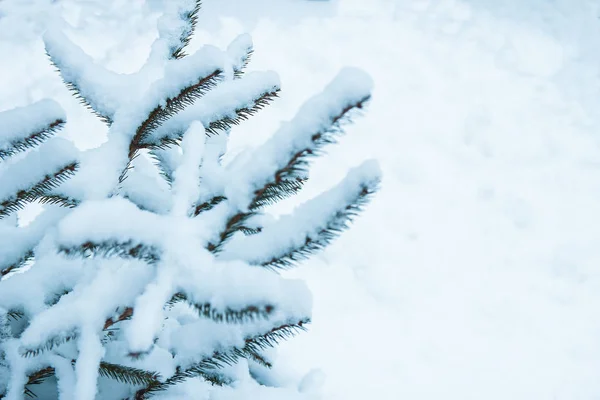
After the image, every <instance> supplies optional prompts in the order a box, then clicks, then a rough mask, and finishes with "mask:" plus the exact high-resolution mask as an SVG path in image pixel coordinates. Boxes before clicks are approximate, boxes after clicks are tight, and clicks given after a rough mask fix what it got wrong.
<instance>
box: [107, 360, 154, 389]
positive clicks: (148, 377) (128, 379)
mask: <svg viewBox="0 0 600 400" xmlns="http://www.w3.org/2000/svg"><path fill="white" fill-rule="evenodd" d="M98 372H99V374H100V376H102V377H105V378H109V379H113V380H115V381H118V382H121V383H126V384H128V385H136V386H138V385H143V386H149V385H152V384H155V383H157V382H159V379H160V375H159V374H158V373H157V372H152V371H146V370H143V369H139V368H134V367H127V366H124V365H119V364H111V363H107V362H101V363H100V369H99V370H98Z"/></svg>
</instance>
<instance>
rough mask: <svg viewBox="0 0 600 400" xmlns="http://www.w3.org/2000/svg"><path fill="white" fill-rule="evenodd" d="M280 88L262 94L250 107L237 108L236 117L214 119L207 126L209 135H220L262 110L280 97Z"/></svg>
mask: <svg viewBox="0 0 600 400" xmlns="http://www.w3.org/2000/svg"><path fill="white" fill-rule="evenodd" d="M279 91H280V90H279V89H276V90H274V91H271V92H265V93H263V94H261V95H260V96H259V97H258V98H257V99H256V100H254V101H253V102H252V105H250V106H248V107H242V108H236V109H235V117H224V118H221V119H219V120H216V121H212V122H210V123H209V124H208V127H206V132H207V134H209V135H218V134H219V132H220V131H227V130H229V129H231V128H232V127H233V126H235V125H240V124H241V123H242V122H244V121H246V120H248V119H250V117H252V116H253V115H255V114H257V113H258V112H259V111H260V110H262V109H263V108H265V107H266V106H268V105H269V104H271V102H272V101H273V100H275V99H276V98H277V97H279Z"/></svg>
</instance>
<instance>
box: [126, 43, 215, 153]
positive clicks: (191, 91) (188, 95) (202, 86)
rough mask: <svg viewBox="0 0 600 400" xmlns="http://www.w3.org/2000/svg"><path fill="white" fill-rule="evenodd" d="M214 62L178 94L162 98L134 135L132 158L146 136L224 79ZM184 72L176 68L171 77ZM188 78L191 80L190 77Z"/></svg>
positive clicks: (178, 75) (204, 68)
mask: <svg viewBox="0 0 600 400" xmlns="http://www.w3.org/2000/svg"><path fill="white" fill-rule="evenodd" d="M203 55H204V54H203ZM196 56H197V54H195V55H194V57H195V58H196ZM190 58H191V57H190ZM188 59H189V58H188ZM186 61H187V59H186ZM212 64H213V63H210V64H209V65H208V71H207V70H206V69H207V68H206V67H207V65H206V64H205V65H203V66H202V67H203V68H202V69H203V70H202V71H198V73H197V74H195V75H197V76H198V77H197V78H196V79H195V80H194V81H193V82H187V83H186V85H185V86H184V87H183V88H181V89H180V90H179V92H178V93H177V94H176V95H174V96H172V97H169V98H167V100H166V101H165V100H164V99H163V98H160V102H161V103H162V102H164V105H157V106H156V107H155V108H154V109H153V110H152V111H151V112H150V114H149V115H148V117H147V118H146V120H145V121H144V122H142V123H141V124H140V126H139V127H138V128H137V130H136V133H135V136H134V137H133V139H132V141H131V144H130V147H129V157H130V158H132V157H133V156H134V155H135V154H136V152H137V151H138V150H139V149H141V148H143V147H145V146H143V144H144V142H145V141H146V138H147V137H148V136H149V135H150V134H151V133H152V132H153V131H154V130H155V129H157V128H158V127H159V126H160V125H162V124H163V123H164V122H165V121H167V120H168V119H169V118H171V117H173V115H175V114H176V113H178V112H180V111H182V110H183V109H185V108H186V107H187V106H189V105H191V104H193V103H194V101H195V100H196V99H198V98H199V97H201V96H203V95H204V94H205V93H206V92H208V91H209V90H211V89H213V88H214V87H215V86H216V85H217V83H218V82H219V80H220V79H222V74H223V70H222V69H221V66H220V65H212ZM177 65H178V66H180V65H181V63H178V64H177ZM182 72H184V69H183V68H176V69H175V68H174V71H173V73H172V74H171V79H172V78H174V77H175V76H177V77H178V78H180V77H182ZM188 74H189V72H188ZM186 80H189V78H187V79H186ZM162 82H165V83H166V82H167V80H163V81H161V83H162ZM169 84H170V85H172V84H173V83H172V82H170V83H169Z"/></svg>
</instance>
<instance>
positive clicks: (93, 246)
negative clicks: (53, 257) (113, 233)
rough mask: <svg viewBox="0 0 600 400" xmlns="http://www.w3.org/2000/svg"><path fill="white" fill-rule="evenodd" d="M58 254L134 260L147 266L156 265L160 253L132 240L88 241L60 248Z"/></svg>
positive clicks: (153, 248)
mask: <svg viewBox="0 0 600 400" xmlns="http://www.w3.org/2000/svg"><path fill="white" fill-rule="evenodd" d="M59 252H60V253H63V254H65V255H66V256H71V257H73V256H78V257H84V258H90V257H104V258H109V257H121V258H135V259H138V260H141V261H144V262H147V263H149V264H153V263H156V262H157V261H158V260H159V259H160V251H159V250H158V249H157V248H156V247H154V246H148V245H145V244H142V243H138V244H136V243H134V241H133V240H128V241H125V242H118V241H116V240H110V241H104V242H99V243H94V242H90V241H88V242H85V243H83V244H81V245H78V246H71V247H67V246H60V247H59Z"/></svg>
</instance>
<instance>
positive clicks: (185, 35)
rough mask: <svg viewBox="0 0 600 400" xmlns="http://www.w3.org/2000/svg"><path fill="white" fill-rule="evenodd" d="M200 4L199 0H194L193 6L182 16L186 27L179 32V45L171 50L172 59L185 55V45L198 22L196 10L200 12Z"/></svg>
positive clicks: (190, 38)
mask: <svg viewBox="0 0 600 400" xmlns="http://www.w3.org/2000/svg"><path fill="white" fill-rule="evenodd" d="M201 6H202V1H201V0H196V5H195V6H194V8H193V9H192V10H191V11H189V12H188V13H186V15H185V16H184V20H185V21H186V23H187V29H185V30H184V31H183V32H182V33H181V37H180V38H179V42H180V45H179V46H178V47H176V48H174V49H172V51H171V58H172V59H180V58H183V57H185V56H186V54H185V51H184V50H185V47H186V46H187V45H188V44H189V43H190V40H192V36H193V35H194V31H195V30H196V25H197V24H198V12H200V7H201Z"/></svg>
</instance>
